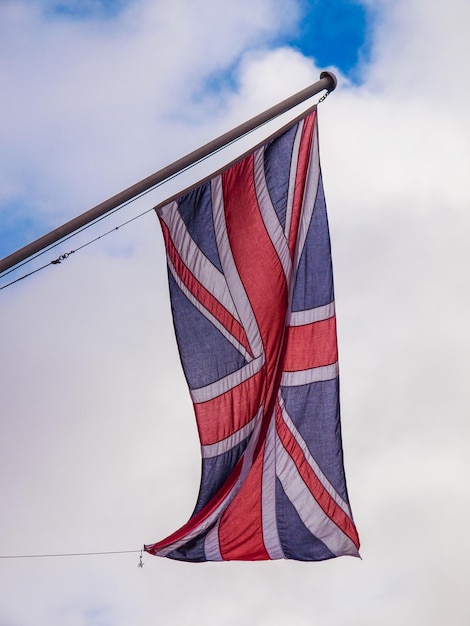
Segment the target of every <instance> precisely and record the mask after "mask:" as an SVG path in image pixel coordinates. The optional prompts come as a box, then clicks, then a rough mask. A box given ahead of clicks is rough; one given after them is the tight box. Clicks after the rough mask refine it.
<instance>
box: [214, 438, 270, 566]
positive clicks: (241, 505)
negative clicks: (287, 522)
mask: <svg viewBox="0 0 470 626" xmlns="http://www.w3.org/2000/svg"><path fill="white" fill-rule="evenodd" d="M263 449H264V445H263V448H262V450H261V453H260V454H259V455H258V456H257V458H256V460H255V462H254V464H253V466H252V468H251V469H250V472H249V474H248V476H247V478H246V480H245V482H244V483H243V485H242V488H241V489H240V491H239V492H238V494H237V495H236V496H235V498H234V499H233V500H232V502H231V503H230V506H229V507H228V508H227V509H226V511H225V513H224V514H223V516H222V519H221V521H220V525H219V545H220V553H221V555H222V558H223V559H224V560H225V561H240V560H243V561H264V560H267V559H268V560H269V554H268V552H267V551H266V548H265V545H264V542H263V531H262V525H263V524H262V512H261V502H262V498H261V484H262V471H263V453H262V451H263Z"/></svg>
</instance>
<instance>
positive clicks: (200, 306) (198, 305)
mask: <svg viewBox="0 0 470 626" xmlns="http://www.w3.org/2000/svg"><path fill="white" fill-rule="evenodd" d="M167 262H168V267H169V269H170V272H171V274H172V276H173V278H174V279H175V282H176V284H177V285H178V287H179V288H180V289H181V291H182V292H183V293H184V295H185V296H186V297H187V298H188V300H189V301H190V302H191V304H193V305H194V306H195V307H196V309H198V311H200V312H201V313H202V314H203V315H204V317H207V319H208V320H210V322H211V323H212V324H214V326H215V327H216V328H217V329H218V330H219V331H220V332H221V333H222V335H223V336H224V337H225V338H226V339H228V340H229V341H230V343H231V344H232V345H233V346H234V347H235V348H236V349H237V350H238V351H239V352H240V353H241V354H243V356H244V357H245V359H246V360H247V361H250V360H251V359H252V358H253V357H252V355H251V354H250V353H249V352H248V351H247V349H246V348H245V346H244V345H243V344H241V343H240V342H239V341H238V339H237V338H236V337H234V336H233V335H232V334H231V333H230V332H229V331H228V330H227V328H226V327H225V326H224V325H223V324H222V323H221V322H219V320H218V319H217V318H216V317H214V315H212V313H211V312H210V311H209V310H208V309H206V307H205V306H204V305H203V304H202V302H201V301H200V300H198V299H197V298H196V297H195V296H194V295H193V294H192V293H191V291H190V290H189V289H188V288H187V287H186V285H185V284H184V282H183V281H182V280H181V278H180V276H179V274H178V272H177V271H176V269H175V268H174V266H173V263H172V262H171V259H170V257H168V258H167Z"/></svg>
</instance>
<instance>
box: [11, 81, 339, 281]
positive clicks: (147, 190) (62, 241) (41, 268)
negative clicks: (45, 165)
mask: <svg viewBox="0 0 470 626" xmlns="http://www.w3.org/2000/svg"><path fill="white" fill-rule="evenodd" d="M328 95H329V91H327V92H326V93H325V94H324V95H323V96H322V97H321V98H320V99H319V100H318V102H317V104H320V102H322V101H323V100H324V99H325V98H326V97H327V96H328ZM283 114H284V113H279V114H278V115H276V116H275V117H273V118H271V119H269V120H266V121H265V122H263V123H262V124H260V125H259V126H257V127H256V128H253V129H251V130H249V131H247V132H246V133H244V134H243V135H240V137H237V138H235V139H232V141H230V142H228V143H226V144H224V145H223V146H221V147H220V148H217V149H216V150H214V151H213V152H211V153H210V154H207V155H206V156H204V157H201V158H200V159H198V160H197V161H195V162H194V163H191V164H190V165H187V166H186V167H185V168H183V169H181V170H179V171H178V172H175V173H174V174H172V175H171V176H168V177H167V178H165V180H162V181H160V182H159V183H156V184H155V185H153V186H152V187H150V188H149V189H146V190H145V191H142V192H141V193H139V194H137V195H136V196H134V197H133V198H130V199H129V200H127V201H126V202H123V203H122V204H120V205H119V206H117V207H115V208H114V209H111V211H108V212H107V213H105V214H104V215H102V216H101V217H98V218H96V219H95V220H93V221H92V222H90V223H89V224H86V225H85V226H82V227H81V228H79V229H78V230H76V231H74V232H73V233H70V234H69V235H67V236H66V237H63V238H62V239H61V240H60V241H57V242H56V243H54V244H51V245H50V246H48V247H46V248H44V250H41V251H40V252H37V253H36V254H35V255H33V256H31V257H28V258H27V259H25V260H24V261H23V262H22V263H19V264H17V265H15V266H14V267H13V268H11V269H9V270H7V271H6V272H3V273H2V274H1V275H0V279H2V278H4V277H5V276H7V275H8V274H10V273H11V272H15V271H16V270H18V269H19V268H20V267H23V265H26V264H27V263H30V262H31V261H34V259H37V258H38V257H40V256H41V255H43V254H45V253H46V252H50V251H51V250H53V249H54V248H55V247H57V246H59V245H61V244H63V243H64V242H66V241H68V240H69V239H71V238H72V237H75V236H76V235H79V234H80V233H82V232H83V231H85V230H86V229H87V228H91V227H92V226H95V225H96V224H98V223H99V222H101V221H102V220H104V219H106V218H108V217H110V216H111V215H113V214H114V213H117V211H120V210H121V209H123V208H124V207H126V206H128V205H129V204H131V203H132V202H135V201H136V200H139V199H140V198H142V197H143V196H145V195H147V194H148V193H150V192H151V191H154V190H155V189H157V188H158V187H160V186H161V185H163V184H164V183H167V182H169V181H170V180H173V179H174V178H176V177H177V176H179V175H180V174H183V173H184V172H187V171H188V170H190V169H191V168H193V167H195V166H196V165H198V164H199V163H203V162H204V161H206V160H207V159H209V158H210V157H212V156H214V155H215V154H218V153H219V152H221V151H222V150H224V149H225V148H227V147H228V146H231V145H232V144H234V143H236V142H237V141H239V140H240V139H243V138H245V137H248V136H249V135H250V134H251V133H254V132H255V131H256V130H258V128H262V127H263V126H265V125H266V124H269V123H270V122H272V121H273V120H275V119H277V118H278V117H280V116H281V115H283ZM151 211H153V208H151V209H147V210H146V211H144V212H143V213H140V214H139V215H136V216H135V217H133V218H131V219H130V220H127V221H126V222H123V223H122V224H120V225H119V226H116V227H115V228H112V229H111V230H109V231H107V232H106V233H104V234H103V235H100V236H99V237H95V238H94V239H92V240H90V241H89V242H87V243H85V244H83V245H82V246H80V247H78V248H76V250H72V251H71V252H69V253H67V254H66V255H61V256H60V257H58V259H54V260H53V261H50V262H49V263H46V264H45V265H42V266H41V267H38V268H37V269H35V270H33V271H32V272H29V273H27V274H24V275H23V276H20V277H19V278H17V279H15V280H13V281H11V282H9V283H7V284H6V285H2V286H1V287H0V291H1V290H2V289H6V288H7V287H10V286H11V285H14V284H15V283H17V282H19V281H21V280H23V279H25V278H28V277H29V276H32V275H33V274H36V272H39V271H41V270H43V269H45V268H46V267H49V265H57V264H59V263H61V261H62V260H65V259H66V258H67V257H68V256H70V254H73V253H74V252H76V251H78V250H81V249H82V248H85V247H86V246H88V245H90V244H92V243H95V242H96V241H98V240H99V239H102V238H103V237H106V236H107V235H109V234H111V233H112V232H114V231H116V230H119V229H120V228H122V227H123V226H126V225H127V224H130V223H131V222H133V221H134V220H136V219H138V218H140V217H143V216H144V215H146V214H147V213H150V212H151Z"/></svg>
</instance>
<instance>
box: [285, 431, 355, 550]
mask: <svg viewBox="0 0 470 626" xmlns="http://www.w3.org/2000/svg"><path fill="white" fill-rule="evenodd" d="M276 455H277V475H278V477H279V480H280V481H281V484H282V487H283V489H284V491H285V493H286V495H287V497H288V498H289V500H290V501H291V502H292V504H293V506H294V507H295V509H296V511H297V513H298V514H299V517H300V519H301V520H302V522H303V523H304V524H305V526H306V527H307V528H308V529H309V530H310V532H311V533H312V534H313V535H314V536H315V537H318V539H320V540H321V541H322V542H323V543H324V544H325V545H326V547H327V548H328V549H329V550H330V551H331V552H332V553H333V554H335V555H336V556H342V555H350V556H359V553H358V551H357V548H356V546H355V545H354V543H353V542H352V541H351V539H349V537H348V536H347V535H345V534H344V533H343V531H342V530H341V529H340V528H338V526H337V525H336V524H335V523H334V522H333V521H332V520H331V519H330V518H329V517H328V516H327V515H326V514H325V512H324V511H323V509H322V508H321V507H320V505H319V504H318V502H317V501H316V500H315V498H314V497H313V496H312V494H311V493H310V491H309V490H308V489H307V488H306V486H305V483H304V481H303V479H302V477H301V476H300V474H299V472H298V470H297V467H296V465H295V463H294V461H293V460H292V458H291V456H290V455H289V454H288V453H287V451H286V450H285V448H284V446H283V445H282V442H281V441H280V440H279V438H277V444H276Z"/></svg>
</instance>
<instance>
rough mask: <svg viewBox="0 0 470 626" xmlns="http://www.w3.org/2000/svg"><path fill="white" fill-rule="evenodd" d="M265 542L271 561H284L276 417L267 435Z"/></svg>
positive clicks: (263, 490)
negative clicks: (278, 508) (279, 519)
mask: <svg viewBox="0 0 470 626" xmlns="http://www.w3.org/2000/svg"><path fill="white" fill-rule="evenodd" d="M261 489H262V491H261V494H262V495H261V497H262V508H261V511H262V524H263V542H264V546H265V548H266V550H267V552H268V554H269V558H271V559H273V560H274V559H284V558H285V555H284V551H283V549H282V546H281V542H280V539H279V532H278V528H277V515H276V423H275V418H274V416H273V417H272V419H271V422H270V424H269V427H268V432H267V434H266V440H265V448H264V458H263V476H262V485H261Z"/></svg>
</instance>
